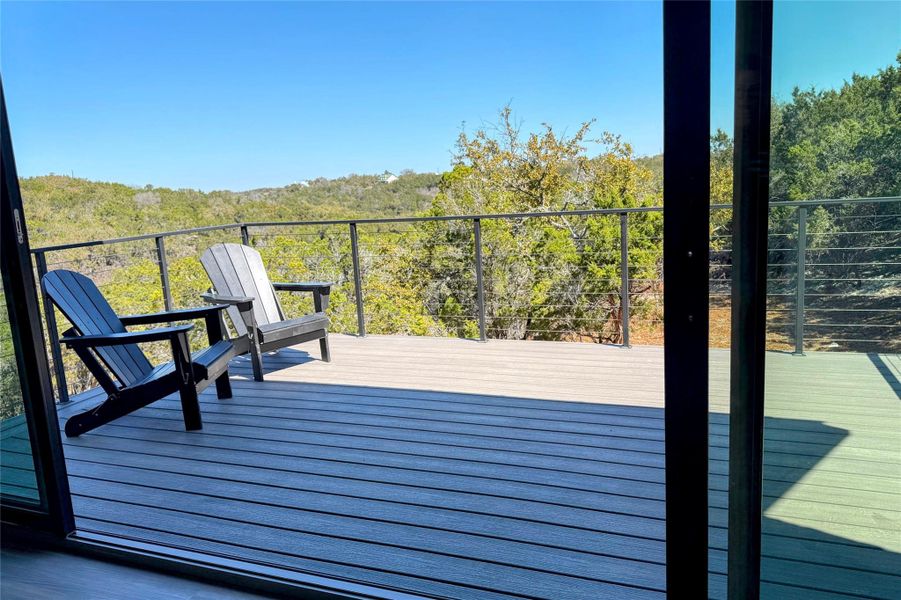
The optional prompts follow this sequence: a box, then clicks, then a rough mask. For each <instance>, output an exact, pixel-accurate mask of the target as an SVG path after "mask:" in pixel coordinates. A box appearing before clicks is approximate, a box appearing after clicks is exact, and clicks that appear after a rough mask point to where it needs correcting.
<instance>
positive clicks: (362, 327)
mask: <svg viewBox="0 0 901 600" xmlns="http://www.w3.org/2000/svg"><path fill="white" fill-rule="evenodd" d="M350 256H351V259H353V264H354V299H355V300H356V304H357V335H359V336H360V337H366V318H365V316H364V315H363V279H362V277H361V276H360V248H359V241H358V240H357V224H356V223H351V224H350Z"/></svg>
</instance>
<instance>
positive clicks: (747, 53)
mask: <svg viewBox="0 0 901 600" xmlns="http://www.w3.org/2000/svg"><path fill="white" fill-rule="evenodd" d="M735 31H736V35H735V166H734V173H735V179H734V183H733V209H732V210H733V216H732V229H733V237H732V240H733V243H732V347H731V351H732V355H731V358H730V364H731V367H730V370H731V372H730V393H729V413H730V414H729V517H728V522H729V554H728V560H727V563H728V583H727V587H728V598H730V600H739V599H742V600H743V599H746V598H747V599H753V600H756V599H757V598H759V597H760V543H761V538H760V534H761V494H762V492H763V424H764V415H763V408H764V405H763V401H764V375H765V358H766V355H765V348H766V285H767V280H766V276H767V269H766V267H767V237H768V236H767V234H768V231H767V228H768V216H769V155H770V98H771V92H770V85H771V82H770V72H771V63H772V39H773V4H772V2H771V1H769V0H761V1H760V2H738V3H737V7H736V21H735Z"/></svg>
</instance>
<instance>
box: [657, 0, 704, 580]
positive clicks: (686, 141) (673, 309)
mask: <svg viewBox="0 0 901 600" xmlns="http://www.w3.org/2000/svg"><path fill="white" fill-rule="evenodd" d="M710 26H711V21H710V2H707V1H704V2H679V1H675V0H664V3H663V65H664V68H663V98H664V101H663V103H664V109H663V110H664V113H663V114H664V116H663V203H664V211H663V273H664V281H665V282H675V285H670V284H668V283H665V284H664V290H663V307H664V310H663V315H664V316H663V329H664V337H665V342H664V377H665V384H664V390H665V396H664V427H665V444H664V447H665V453H666V455H665V461H666V589H667V596H668V597H669V598H706V597H707V552H708V550H707V546H708V543H707V525H708V523H707V520H708V516H707V505H708V500H707V460H708V457H707V455H708V450H707V418H708V411H709V409H708V390H707V378H708V337H709V327H708V320H709V318H708V306H709V290H708V286H709V284H708V278H709V275H708V262H709V258H708V256H709V247H710Z"/></svg>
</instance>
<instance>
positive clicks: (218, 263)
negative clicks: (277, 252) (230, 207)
mask: <svg viewBox="0 0 901 600" xmlns="http://www.w3.org/2000/svg"><path fill="white" fill-rule="evenodd" d="M200 262H201V264H203V268H204V269H205V270H206V274H207V275H208V276H209V278H210V281H211V282H212V283H213V289H214V290H215V292H216V293H217V294H220V295H222V296H246V297H248V298H253V316H254V318H255V319H256V322H257V325H268V324H270V323H278V322H279V321H284V320H285V319H284V314H283V313H282V308H281V305H280V304H279V302H278V298H276V296H275V290H274V289H273V288H272V282H271V281H270V280H269V276H268V275H267V274H266V267H265V266H263V258H262V257H261V256H260V253H259V252H257V251H256V250H254V249H253V248H250V247H249V246H244V245H242V244H216V245H215V246H212V247H210V248H208V249H207V251H206V252H204V253H203V256H201V257H200ZM228 316H229V317H231V321H232V324H234V326H235V330H236V331H237V333H238V335H244V334H246V333H247V327H245V326H244V321H243V320H242V319H241V313H240V312H239V311H238V309H237V307H235V306H230V307H229V308H228Z"/></svg>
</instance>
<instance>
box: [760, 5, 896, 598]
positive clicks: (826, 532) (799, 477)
mask: <svg viewBox="0 0 901 600" xmlns="http://www.w3.org/2000/svg"><path fill="white" fill-rule="evenodd" d="M899 23H901V5H899V4H898V3H888V2H887V3H878V2H876V3H868V2H855V3H850V2H836V3H824V4H813V3H796V2H778V3H776V5H775V10H774V29H773V96H774V98H773V104H772V106H773V118H772V128H771V158H770V205H771V211H770V224H769V234H770V235H769V244H768V250H769V258H768V263H769V268H768V282H769V283H768V306H767V308H768V318H767V326H768V327H767V330H768V331H767V349H768V353H767V356H766V362H767V365H766V366H767V370H766V383H767V392H766V401H765V424H764V468H763V479H764V482H763V503H762V504H763V538H762V545H761V554H762V561H761V595H762V596H763V597H769V598H776V597H780V598H781V597H808V596H814V595H823V596H828V597H830V598H831V597H839V596H843V595H854V596H863V597H872V598H888V597H897V593H898V590H899V589H901V402H899V391H901V386H899V382H898V377H899V372H901V360H899V354H898V352H899V350H901V345H899V344H901V342H899V340H901V261H899V252H898V250H899V247H901V198H899V197H898V195H899V193H901V189H899V180H898V177H897V174H898V172H899V166H901V162H899V156H901V147H899V137H898V133H897V132H898V121H897V119H898V112H897V110H898V100H897V90H898V89H899V86H901V71H899V68H898V67H899V54H898V49H899V39H901V38H899ZM833 594H834V595H835V596H833Z"/></svg>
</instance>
